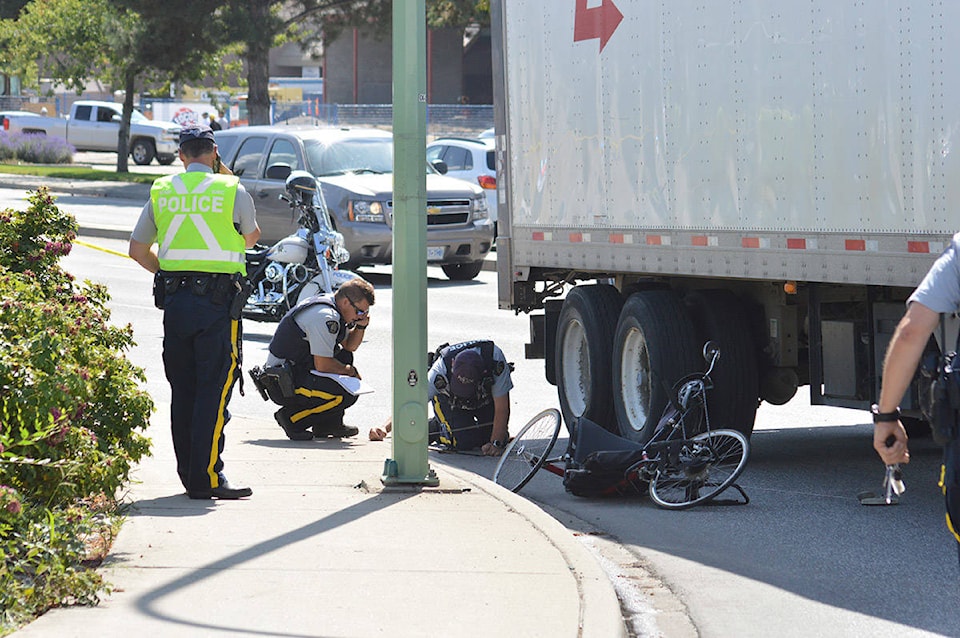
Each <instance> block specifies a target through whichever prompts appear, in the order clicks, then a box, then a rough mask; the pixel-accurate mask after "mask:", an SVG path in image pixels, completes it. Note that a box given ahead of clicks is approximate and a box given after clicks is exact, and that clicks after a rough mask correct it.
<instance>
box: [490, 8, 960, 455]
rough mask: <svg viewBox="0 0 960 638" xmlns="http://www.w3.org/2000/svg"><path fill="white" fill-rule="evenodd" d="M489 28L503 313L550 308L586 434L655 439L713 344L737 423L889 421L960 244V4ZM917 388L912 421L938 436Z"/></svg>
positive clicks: (724, 399)
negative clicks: (893, 349)
mask: <svg viewBox="0 0 960 638" xmlns="http://www.w3.org/2000/svg"><path fill="white" fill-rule="evenodd" d="M491 14H492V37H493V65H494V101H495V123H496V127H495V128H496V132H497V158H498V184H499V187H500V192H499V198H500V221H501V225H500V228H501V230H500V235H499V237H498V240H497V242H498V249H497V257H498V272H499V293H498V296H499V303H500V306H501V308H504V309H512V310H514V311H517V312H526V313H530V314H531V335H532V337H531V343H530V344H529V345H528V346H527V357H528V358H536V357H543V358H545V359H546V374H547V378H548V379H550V380H551V381H552V382H554V383H555V384H556V385H557V387H558V393H559V397H560V404H561V408H562V412H563V415H564V419H565V421H566V422H567V424H568V426H569V425H570V423H571V422H572V421H573V420H574V419H575V418H576V417H578V416H581V415H585V416H587V417H589V418H591V419H593V420H594V421H597V422H599V423H600V424H602V425H604V426H605V427H607V428H608V429H611V430H613V431H617V430H619V432H620V433H621V434H622V435H624V436H628V437H630V438H633V439H635V440H645V439H646V438H648V437H649V436H650V434H651V433H652V429H653V427H654V425H655V423H656V421H657V419H658V417H659V415H660V412H661V410H662V408H663V406H664V404H665V401H666V390H667V388H669V387H670V386H671V385H672V384H673V382H674V381H676V380H677V379H679V378H680V377H681V376H683V375H684V374H686V373H688V372H690V371H693V370H697V369H700V368H701V367H702V359H701V358H700V354H699V353H700V349H701V345H702V344H703V343H704V341H706V340H707V339H714V340H716V341H717V342H719V344H720V347H721V351H722V354H721V360H720V364H719V366H718V370H717V373H716V375H715V377H714V378H715V381H716V388H715V390H714V391H713V396H712V398H711V416H712V419H711V421H712V422H713V424H715V425H716V424H717V422H718V421H719V422H720V425H721V426H723V427H734V428H737V429H739V430H741V431H743V432H746V433H749V432H750V431H751V430H752V428H753V421H754V418H755V415H756V408H757V406H758V403H759V402H760V401H767V402H770V403H773V404H782V403H785V402H787V401H788V400H789V399H790V398H791V397H793V396H794V394H795V393H796V391H797V389H798V387H799V386H802V385H809V388H810V397H811V402H812V403H813V404H821V405H834V406H844V407H852V408H868V407H869V405H870V404H871V403H872V402H873V401H875V399H876V397H877V395H878V393H879V387H880V375H881V372H882V362H883V356H884V353H885V351H886V347H887V344H888V342H889V340H890V337H891V335H892V333H893V330H894V328H895V327H896V324H897V322H898V321H899V319H900V317H901V316H902V315H903V312H904V301H905V299H906V298H907V296H908V295H909V293H910V292H911V291H912V289H913V288H914V287H915V286H916V285H917V283H919V281H920V280H921V278H922V277H923V275H924V274H925V273H926V271H927V269H928V268H929V267H930V265H931V264H932V263H933V261H934V260H935V259H936V257H937V256H938V255H939V254H940V253H941V252H942V251H943V250H944V249H945V248H946V246H947V245H948V243H949V241H950V238H951V236H952V235H953V233H955V232H956V231H957V230H960V156H958V155H960V154H958V153H957V152H955V151H960V37H957V35H956V25H958V24H960V2H946V1H934V0H902V1H896V0H888V1H884V2H860V1H852V0H767V1H761V0H751V1H744V0H727V1H723V0H711V1H710V2H694V1H688V0H602V1H601V0H555V1H552V2H543V1H542V0H493V2H492V7H491ZM955 144H956V145H957V148H955V147H954V145H955ZM948 339H950V338H949V337H948ZM950 343H951V345H952V341H950ZM929 348H931V349H936V348H937V345H936V341H931V344H930V346H929ZM920 385H921V379H920V377H919V376H918V377H917V379H916V381H915V383H914V386H913V387H912V388H911V390H910V391H909V392H908V393H907V396H905V397H904V399H903V403H902V404H901V405H902V408H903V410H904V411H905V413H906V414H908V415H911V416H912V417H915V418H917V419H918V420H917V421H916V424H917V425H919V426H923V425H924V424H923V423H922V421H920V420H919V417H920V413H919V410H918V401H917V399H918V392H919V391H920V390H921V388H920ZM866 420H867V419H866V418H865V421H866Z"/></svg>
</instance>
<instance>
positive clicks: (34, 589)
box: [0, 188, 153, 633]
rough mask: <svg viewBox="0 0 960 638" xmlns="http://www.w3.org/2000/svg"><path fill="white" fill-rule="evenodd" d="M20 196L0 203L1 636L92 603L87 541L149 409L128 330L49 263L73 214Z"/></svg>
mask: <svg viewBox="0 0 960 638" xmlns="http://www.w3.org/2000/svg"><path fill="white" fill-rule="evenodd" d="M29 203H30V206H29V208H28V209H27V210H26V211H24V212H17V211H12V210H6V211H2V212H0V300H2V301H0V560H2V562H3V565H2V566H0V622H2V623H3V624H2V625H0V633H2V630H3V629H5V628H7V629H9V628H10V627H13V626H14V623H16V622H22V621H23V620H24V619H25V618H26V619H28V618H29V617H30V616H31V615H32V614H36V613H41V612H42V611H44V610H46V609H47V608H49V607H51V606H55V605H60V604H74V603H92V602H95V601H96V599H97V594H98V591H100V590H101V589H102V588H103V583H102V581H101V580H100V578H99V576H98V575H97V574H96V573H95V572H92V571H89V570H87V569H85V568H83V566H82V565H81V561H82V560H83V559H84V557H85V556H86V554H87V553H89V548H87V547H86V544H87V542H88V541H89V539H90V538H97V537H102V536H103V534H104V530H108V529H111V528H112V525H113V521H112V517H113V516H115V514H116V511H117V504H116V501H115V500H114V497H115V495H116V494H117V492H118V490H119V489H120V488H121V487H122V486H123V485H124V483H126V482H127V480H128V479H129V473H130V470H131V468H132V466H133V464H134V463H136V462H137V461H138V460H139V459H140V458H142V457H143V455H145V454H147V453H148V452H149V440H148V439H147V438H145V437H144V436H143V435H142V434H141V433H140V431H142V430H145V429H146V427H147V425H148V419H149V416H150V414H151V412H152V411H153V402H152V400H151V399H150V397H149V396H148V395H147V394H146V393H145V392H144V391H142V390H141V389H140V383H141V382H143V381H144V380H145V378H144V374H143V371H142V370H141V369H139V368H137V367H135V366H133V365H131V364H130V362H129V361H128V360H127V359H126V358H125V357H124V356H123V352H124V351H126V350H128V349H129V348H131V347H132V346H133V331H132V328H131V327H130V326H129V325H128V326H123V327H117V326H113V325H110V323H109V319H110V311H109V309H108V308H107V307H106V304H107V302H108V301H109V296H108V294H107V291H106V289H105V288H104V287H103V286H100V285H94V284H90V283H89V282H86V283H84V284H82V285H81V284H77V283H76V282H74V280H73V277H72V276H71V275H70V274H69V273H67V272H65V271H63V270H62V269H61V268H60V266H59V260H60V258H61V257H62V256H63V255H66V254H68V253H69V252H70V249H71V247H72V246H71V242H72V241H73V239H74V237H75V233H76V227H77V226H76V221H75V220H74V219H73V218H72V217H71V216H69V215H66V214H64V213H63V212H61V211H60V210H59V209H58V208H57V207H56V206H55V205H54V202H53V198H51V197H50V195H49V193H48V192H47V190H46V189H45V188H41V189H40V190H39V191H38V192H36V193H32V194H31V195H30V196H29ZM92 503H96V504H97V505H96V507H94V506H91V504H92ZM98 535H99V536H98Z"/></svg>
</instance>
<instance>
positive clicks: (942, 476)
mask: <svg viewBox="0 0 960 638" xmlns="http://www.w3.org/2000/svg"><path fill="white" fill-rule="evenodd" d="M946 476H947V466H946V465H941V466H940V482H938V483H937V485H938V486H939V487H940V490H941V491H942V492H943V496H944V499H943V500H944V503H945V504H946V505H949V504H950V501H948V500H947V498H946V496H947V482H946V480H945V478H946ZM946 518H947V529H948V530H950V533H951V534H953V537H954V538H955V539H956V540H957V542H958V543H960V532H958V530H957V528H956V527H954V525H953V521H952V520H951V519H950V508H949V507H948V508H947V514H946Z"/></svg>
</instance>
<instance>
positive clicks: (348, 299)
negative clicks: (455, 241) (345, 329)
mask: <svg viewBox="0 0 960 638" xmlns="http://www.w3.org/2000/svg"><path fill="white" fill-rule="evenodd" d="M347 301H349V302H350V305H351V306H353V309H354V310H356V311H357V316H358V317H363V316H364V315H366V314H367V313H368V312H370V309H369V308H368V309H367V310H360V309H359V308H357V304H356V303H354V301H353V299H351V298H350V297H347Z"/></svg>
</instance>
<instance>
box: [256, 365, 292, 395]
mask: <svg viewBox="0 0 960 638" xmlns="http://www.w3.org/2000/svg"><path fill="white" fill-rule="evenodd" d="M249 374H250V378H251V379H252V380H253V385H255V386H256V388H257V391H258V392H259V393H260V396H261V397H262V398H263V400H264V401H268V400H269V401H273V402H274V403H276V404H278V405H282V404H283V402H284V401H283V400H284V399H289V398H290V397H293V396H295V385H294V382H293V366H291V365H290V363H289V362H286V361H284V362H283V363H281V364H280V365H275V366H269V367H266V368H261V367H260V366H254V367H253V368H251V369H250V371H249Z"/></svg>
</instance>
